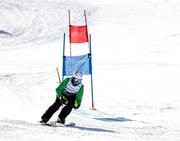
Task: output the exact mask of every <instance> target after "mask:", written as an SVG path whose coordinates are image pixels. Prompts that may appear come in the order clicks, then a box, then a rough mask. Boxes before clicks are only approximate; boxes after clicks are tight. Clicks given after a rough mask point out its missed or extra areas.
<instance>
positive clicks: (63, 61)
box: [62, 33, 66, 81]
mask: <svg viewBox="0 0 180 141" xmlns="http://www.w3.org/2000/svg"><path fill="white" fill-rule="evenodd" d="M65 38H66V34H65V33H64V36H63V57H62V59H63V60H62V63H63V64H62V81H63V80H64V63H65V41H66V40H65Z"/></svg>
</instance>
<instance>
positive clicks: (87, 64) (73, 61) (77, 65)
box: [63, 54, 92, 76]
mask: <svg viewBox="0 0 180 141" xmlns="http://www.w3.org/2000/svg"><path fill="white" fill-rule="evenodd" d="M63 61H64V62H63V65H64V66H63V76H70V75H72V74H73V73H74V72H75V71H79V72H81V73H83V74H84V75H89V74H91V72H92V71H91V55H90V54H86V55H81V56H64V57H63Z"/></svg>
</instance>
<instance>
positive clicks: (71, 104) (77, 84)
mask: <svg viewBox="0 0 180 141" xmlns="http://www.w3.org/2000/svg"><path fill="white" fill-rule="evenodd" d="M81 81H82V73H80V72H75V73H73V75H72V77H70V78H66V79H64V80H63V81H62V83H61V84H60V85H59V86H58V87H57V88H56V93H57V96H56V100H55V102H54V103H53V105H51V106H50V107H49V108H48V109H47V111H46V112H45V113H44V114H43V115H42V117H41V121H40V122H41V123H47V122H48V121H49V119H50V118H51V117H52V115H53V114H54V113H55V112H56V111H57V110H58V109H59V107H60V106H61V105H63V104H64V105H65V106H64V107H63V109H62V110H61V112H60V114H59V115H58V119H57V121H56V122H57V123H62V124H65V119H66V117H67V116H68V115H69V114H70V113H71V111H72V109H73V108H75V109H78V108H79V107H80V105H81V101H82V97H83V92H84V85H83V84H82V82H81Z"/></svg>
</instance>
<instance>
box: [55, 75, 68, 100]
mask: <svg viewBox="0 0 180 141" xmlns="http://www.w3.org/2000/svg"><path fill="white" fill-rule="evenodd" d="M68 80H69V79H68V78H66V79H64V80H63V81H62V83H61V84H60V85H59V86H58V87H57V88H56V94H57V96H58V97H59V98H60V97H61V96H62V91H63V89H64V88H65V87H66V85H67V82H68Z"/></svg>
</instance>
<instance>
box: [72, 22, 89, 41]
mask: <svg viewBox="0 0 180 141" xmlns="http://www.w3.org/2000/svg"><path fill="white" fill-rule="evenodd" d="M69 39H70V43H84V42H88V31H87V25H84V26H74V25H70V26H69Z"/></svg>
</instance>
